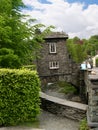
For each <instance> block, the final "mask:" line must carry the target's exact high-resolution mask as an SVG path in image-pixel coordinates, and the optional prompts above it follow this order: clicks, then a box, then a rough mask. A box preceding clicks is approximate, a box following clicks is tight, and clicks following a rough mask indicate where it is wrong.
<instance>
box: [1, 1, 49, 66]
mask: <svg viewBox="0 0 98 130" xmlns="http://www.w3.org/2000/svg"><path fill="white" fill-rule="evenodd" d="M24 7H25V5H24V4H23V2H22V0H0V48H8V49H11V50H13V51H14V55H17V56H18V58H19V60H20V62H21V63H22V64H28V62H29V61H32V59H33V58H34V57H35V55H36V51H38V50H39V49H40V44H39V43H40V42H42V40H43V36H44V35H46V34H47V32H48V31H49V30H50V27H49V28H47V29H46V28H45V26H44V25H43V24H36V25H32V23H34V21H35V19H29V20H27V21H25V18H26V16H24V15H22V13H21V9H22V8H24ZM24 21H25V22H24ZM42 27H44V29H45V30H44V31H43V33H40V34H36V30H38V29H40V28H42Z"/></svg>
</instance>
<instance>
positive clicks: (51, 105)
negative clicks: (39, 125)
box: [40, 92, 87, 121]
mask: <svg viewBox="0 0 98 130" xmlns="http://www.w3.org/2000/svg"><path fill="white" fill-rule="evenodd" d="M40 97H41V101H42V104H41V107H42V108H43V109H44V110H47V111H49V112H52V113H54V114H57V115H60V116H64V117H67V118H70V119H74V120H78V121H80V120H81V119H83V118H84V117H86V109H87V105H85V104H81V103H77V102H72V101H68V100H65V99H60V98H57V97H53V96H49V95H46V94H45V93H42V92H41V93H40Z"/></svg>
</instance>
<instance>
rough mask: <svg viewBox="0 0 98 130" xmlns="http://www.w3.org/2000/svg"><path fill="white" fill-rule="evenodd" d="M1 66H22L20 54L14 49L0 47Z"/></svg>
mask: <svg viewBox="0 0 98 130" xmlns="http://www.w3.org/2000/svg"><path fill="white" fill-rule="evenodd" d="M0 67H1V68H11V69H13V68H20V67H21V61H20V59H19V57H18V55H15V54H14V51H13V50H12V49H8V48H1V49H0Z"/></svg>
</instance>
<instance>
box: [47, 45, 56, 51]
mask: <svg viewBox="0 0 98 130" xmlns="http://www.w3.org/2000/svg"><path fill="white" fill-rule="evenodd" d="M49 52H50V53H56V43H49Z"/></svg>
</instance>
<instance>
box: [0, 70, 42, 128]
mask: <svg viewBox="0 0 98 130" xmlns="http://www.w3.org/2000/svg"><path fill="white" fill-rule="evenodd" d="M39 91H40V81H39V78H38V76H37V74H36V72H35V71H30V70H26V69H23V70H18V69H17V70H16V69H0V126H11V125H17V124H18V123H23V122H27V121H34V120H35V119H36V116H37V115H38V114H39V113H40V98H39Z"/></svg>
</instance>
